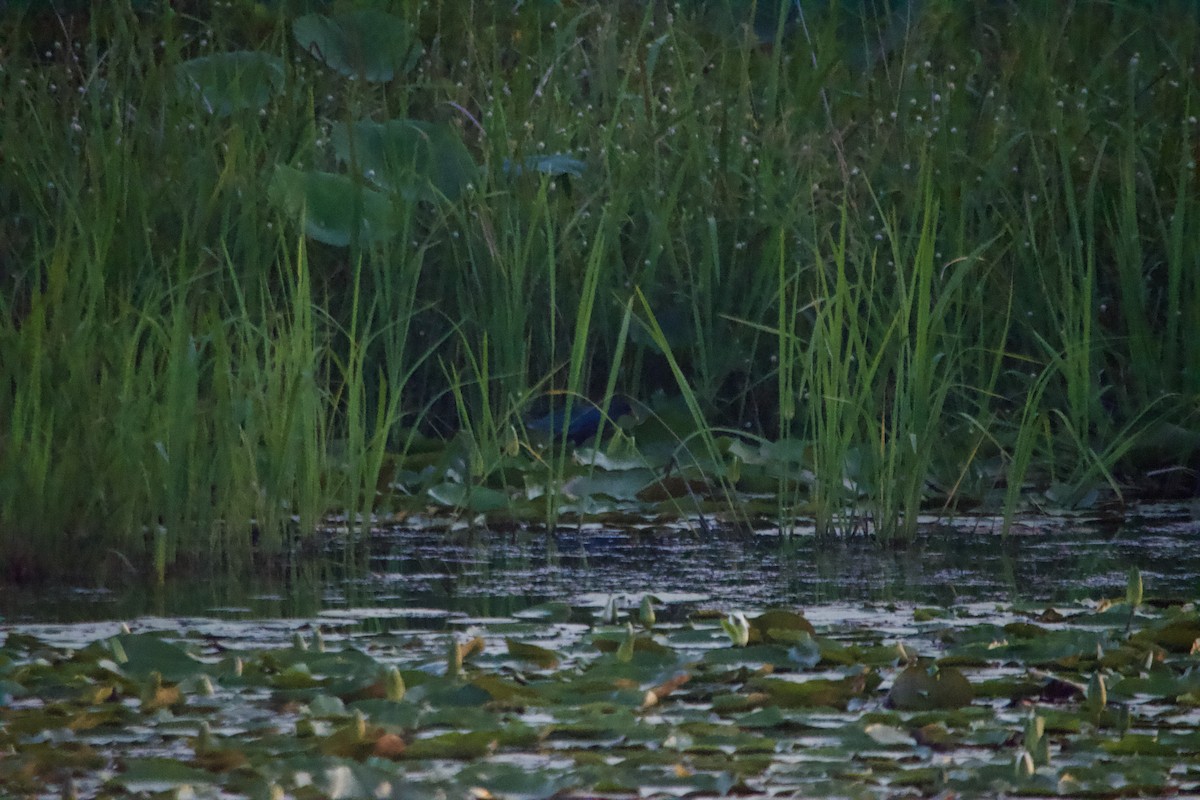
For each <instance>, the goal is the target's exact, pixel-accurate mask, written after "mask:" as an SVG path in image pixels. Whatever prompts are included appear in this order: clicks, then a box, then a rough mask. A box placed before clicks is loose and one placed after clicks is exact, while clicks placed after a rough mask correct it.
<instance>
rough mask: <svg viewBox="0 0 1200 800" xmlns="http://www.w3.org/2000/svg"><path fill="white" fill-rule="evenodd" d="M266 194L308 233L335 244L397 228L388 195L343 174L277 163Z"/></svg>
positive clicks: (379, 237)
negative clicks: (302, 168)
mask: <svg viewBox="0 0 1200 800" xmlns="http://www.w3.org/2000/svg"><path fill="white" fill-rule="evenodd" d="M269 196H270V198H271V201H272V202H273V203H275V205H277V206H279V207H280V208H281V209H282V210H283V211H284V212H285V213H286V214H287V215H288V216H290V217H291V218H292V219H294V220H297V221H302V222H303V224H304V232H305V233H306V234H307V235H308V236H310V237H312V238H313V239H316V240H317V241H319V242H324V243H325V244H331V245H334V246H335V247H346V246H347V245H349V244H350V243H351V242H352V241H353V240H354V237H355V236H356V235H357V236H358V237H359V239H360V241H361V242H362V243H364V244H366V243H369V242H374V241H379V240H382V239H388V238H390V237H392V236H394V235H395V234H396V232H397V229H396V226H395V224H394V222H393V214H392V204H391V202H390V201H389V200H388V198H387V197H386V196H385V195H382V194H380V193H379V192H376V191H374V190H372V189H368V188H366V187H364V186H362V185H360V184H358V183H357V182H355V181H354V180H352V179H350V178H348V177H346V176H345V175H334V174H332V173H329V172H315V171H310V172H301V171H300V170H297V169H293V168H291V167H288V166H284V165H280V166H278V167H276V168H275V175H274V177H273V178H272V179H271V187H270V191H269Z"/></svg>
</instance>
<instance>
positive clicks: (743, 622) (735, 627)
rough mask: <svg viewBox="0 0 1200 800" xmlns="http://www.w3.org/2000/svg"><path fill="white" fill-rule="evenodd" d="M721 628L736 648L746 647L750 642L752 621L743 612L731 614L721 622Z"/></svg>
mask: <svg viewBox="0 0 1200 800" xmlns="http://www.w3.org/2000/svg"><path fill="white" fill-rule="evenodd" d="M721 627H722V628H723V629H724V630H725V635H726V636H728V637H729V641H730V642H732V643H733V646H734V647H745V646H746V645H747V644H749V642H750V620H748V619H746V615H745V614H744V613H743V612H741V611H734V612H732V613H730V614H729V615H728V616H727V617H725V619H723V620H721Z"/></svg>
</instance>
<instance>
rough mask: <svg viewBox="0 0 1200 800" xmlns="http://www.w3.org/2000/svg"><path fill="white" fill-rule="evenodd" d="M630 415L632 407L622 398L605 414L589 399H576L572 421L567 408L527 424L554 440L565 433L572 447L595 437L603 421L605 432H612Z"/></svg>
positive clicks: (615, 400)
mask: <svg viewBox="0 0 1200 800" xmlns="http://www.w3.org/2000/svg"><path fill="white" fill-rule="evenodd" d="M631 413H633V406H632V405H631V404H630V402H629V399H628V398H626V397H623V396H621V395H616V396H614V397H613V398H612V399H610V400H609V401H608V408H607V409H606V410H605V411H601V409H600V406H598V405H597V404H595V403H593V402H591V401H590V400H576V401H575V402H574V403H573V404H572V406H571V416H570V418H568V417H567V410H566V408H556V409H554V410H553V411H551V412H550V413H549V414H546V415H545V416H542V417H538V418H537V419H534V420H530V421H529V422H527V423H525V427H526V428H528V429H529V430H531V431H538V432H541V433H547V434H550V435H551V436H553V437H554V438H558V437H560V436H562V435H563V434H564V433H565V434H566V437H567V440H568V441H569V442H571V444H573V445H581V444H583V443H584V442H586V441H587V440H588V439H590V438H592V437H593V436H595V435H596V431H598V430H599V429H600V422H601V421H602V420H603V421H604V427H605V429H606V430H613V429H614V428H616V425H617V420H618V419H620V418H621V417H623V416H625V415H626V414H631Z"/></svg>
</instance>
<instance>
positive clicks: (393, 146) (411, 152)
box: [331, 119, 479, 202]
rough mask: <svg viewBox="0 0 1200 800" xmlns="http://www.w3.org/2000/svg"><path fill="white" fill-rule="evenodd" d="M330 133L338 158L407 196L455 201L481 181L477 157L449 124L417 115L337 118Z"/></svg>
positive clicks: (385, 188) (366, 175)
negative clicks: (352, 120)
mask: <svg viewBox="0 0 1200 800" xmlns="http://www.w3.org/2000/svg"><path fill="white" fill-rule="evenodd" d="M331 138H332V141H333V149H334V153H336V154H337V157H338V160H339V161H341V162H342V163H344V164H347V165H348V166H350V167H351V168H352V169H353V168H357V170H358V172H359V173H360V174H362V175H363V177H365V178H366V179H367V180H369V181H370V182H371V183H373V184H375V185H376V186H378V187H379V188H380V189H383V190H384V191H388V192H395V193H398V194H399V195H400V196H401V197H403V198H404V199H405V200H408V201H417V200H425V201H431V202H436V201H439V200H441V199H443V198H444V199H446V200H450V201H454V200H457V199H458V198H459V197H460V196H461V195H462V193H463V191H464V190H465V189H466V188H467V186H469V185H472V184H478V182H479V169H478V167H477V166H476V165H475V161H474V159H472V158H471V154H470V153H469V152H467V148H466V146H465V145H464V144H463V142H462V137H461V136H459V134H458V132H457V131H456V130H455V129H454V128H452V127H450V126H449V125H442V124H437V123H433V122H423V121H421V120H415V119H394V120H389V121H388V122H370V121H366V120H364V121H360V122H355V123H353V124H352V125H347V124H345V123H336V124H335V125H334V126H333V133H332V136H331Z"/></svg>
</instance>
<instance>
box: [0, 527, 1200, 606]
mask: <svg viewBox="0 0 1200 800" xmlns="http://www.w3.org/2000/svg"><path fill="white" fill-rule="evenodd" d="M998 529H999V521H998V520H996V519H994V518H990V517H986V518H985V517H964V518H960V519H959V520H957V521H956V522H954V523H953V524H951V525H947V524H942V525H939V526H930V527H929V528H928V529H927V530H925V531H924V532H923V533H922V534H921V535H920V536H919V538H918V539H917V541H916V542H914V543H913V544H911V545H910V546H908V547H905V548H888V547H881V546H879V545H877V544H875V543H873V542H871V541H868V540H865V539H850V540H833V541H829V540H819V539H817V538H816V537H814V536H813V535H811V533H809V534H806V533H805V532H804V531H800V532H798V533H794V534H792V535H788V536H784V535H781V534H780V533H779V531H778V530H763V531H758V532H755V533H752V534H744V535H735V534H728V533H725V534H722V533H720V532H718V533H714V534H711V535H706V534H704V533H702V532H700V531H698V530H695V529H689V528H688V527H686V526H683V525H680V526H675V527H663V526H657V527H650V526H647V527H645V528H641V529H632V530H631V529H622V530H613V529H611V528H604V527H601V526H598V525H584V526H576V527H563V528H560V529H559V530H558V531H556V532H555V533H553V534H547V533H545V532H539V531H520V532H511V531H510V532H501V533H497V532H494V531H487V530H474V531H466V530H452V529H450V528H449V527H448V526H447V525H446V524H444V523H443V524H436V523H430V524H428V525H426V526H424V527H412V526H409V527H404V528H391V529H381V530H379V531H377V532H376V533H375V535H374V537H373V541H372V551H371V556H370V559H369V571H368V572H367V573H365V574H349V575H348V574H346V573H345V572H344V571H343V570H341V569H339V568H337V567H336V566H328V567H317V568H313V569H311V570H309V571H307V572H305V573H304V574H303V575H300V576H296V577H294V578H293V579H291V580H288V581H286V582H267V581H262V582H260V583H258V584H257V585H256V584H255V583H254V582H243V581H232V582H230V581H220V580H216V581H213V580H209V581H205V582H202V583H195V582H186V581H177V582H173V583H169V584H168V585H167V586H165V587H162V588H161V589H159V590H157V591H153V592H147V591H146V589H145V587H142V586H133V585H129V586H121V585H111V586H107V587H104V588H102V589H78V588H70V587H57V588H53V587H52V588H47V587H40V588H38V589H36V590H31V589H22V588H20V587H0V614H2V615H3V618H4V620H5V621H6V622H7V623H9V624H14V623H16V624H19V623H30V622H43V623H45V622H63V623H67V622H87V621H98V620H123V619H132V618H137V617H142V616H159V617H177V616H209V617H215V618H221V619H227V620H239V619H240V620H246V619H282V618H301V617H304V618H314V617H317V616H319V615H320V614H321V613H322V612H326V613H329V612H332V611H345V610H347V609H356V610H357V611H356V613H359V614H360V615H361V616H363V618H364V619H371V620H373V623H372V624H374V625H379V624H383V622H385V621H386V622H388V624H389V626H390V627H402V626H411V627H415V628H419V629H429V628H434V627H440V626H443V625H444V624H445V616H446V613H452V614H466V615H472V616H506V615H509V614H512V613H514V612H517V611H520V610H521V609H523V608H527V607H529V606H532V605H536V604H539V603H544V602H549V601H566V602H573V601H581V602H584V604H585V605H586V604H590V603H591V602H592V601H593V600H594V599H595V597H596V596H604V597H608V596H617V597H618V598H621V597H629V598H640V597H641V596H642V595H643V594H652V595H655V596H659V597H667V596H671V597H674V598H675V599H676V601H677V604H678V603H679V602H680V601H683V602H682V605H683V606H685V607H689V608H694V607H705V608H713V609H717V610H730V609H736V608H767V607H772V606H799V607H804V608H812V607H814V606H819V605H822V604H827V603H839V604H843V603H885V604H886V603H904V604H926V605H937V606H951V605H955V604H958V603H965V602H973V601H1005V602H1018V601H1037V602H1049V601H1054V602H1063V601H1070V600H1081V599H1099V598H1103V597H1116V596H1118V595H1120V594H1121V593H1122V592H1123V591H1124V586H1125V579H1126V575H1127V574H1128V571H1129V569H1130V568H1131V567H1134V566H1136V567H1139V568H1140V569H1141V571H1142V574H1143V575H1144V578H1145V583H1146V587H1147V592H1149V593H1150V594H1152V595H1157V596H1170V597H1183V598H1192V597H1195V596H1196V593H1197V590H1198V589H1200V549H1198V548H1197V547H1196V544H1197V542H1198V541H1200V510H1197V509H1196V508H1194V507H1192V506H1188V505H1155V506H1144V507H1140V508H1138V509H1136V510H1135V512H1134V513H1132V514H1128V515H1126V517H1125V518H1124V519H1120V518H1115V517H1101V516H1093V517H1086V516H1079V517H1039V518H1032V517H1026V518H1024V519H1022V520H1021V521H1020V523H1019V524H1017V525H1015V526H1014V528H1013V531H1012V532H1011V533H1010V535H1009V536H1008V537H1001V536H1000V535H999V534H998V533H997V531H998Z"/></svg>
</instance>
